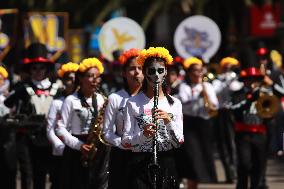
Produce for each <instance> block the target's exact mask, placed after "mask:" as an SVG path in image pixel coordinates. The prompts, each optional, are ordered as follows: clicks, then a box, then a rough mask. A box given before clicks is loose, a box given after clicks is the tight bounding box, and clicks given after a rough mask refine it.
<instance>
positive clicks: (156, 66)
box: [122, 47, 183, 189]
mask: <svg viewBox="0 0 284 189" xmlns="http://www.w3.org/2000/svg"><path fill="white" fill-rule="evenodd" d="M172 60H173V59H172V56H171V55H170V54H169V51H168V50H167V49H165V48H163V47H156V48H155V47H150V48H149V49H147V50H146V49H144V50H143V51H141V53H140V54H139V56H138V58H137V62H138V64H140V65H142V66H143V68H142V71H143V74H144V77H145V79H144V81H143V84H142V88H141V91H140V92H139V93H138V94H137V95H136V96H134V97H131V98H130V99H129V100H128V102H127V104H126V112H125V116H124V117H125V122H124V134H123V137H122V145H123V146H124V147H125V148H129V149H130V150H131V151H132V152H133V153H132V157H131V158H130V161H129V166H128V168H129V173H128V175H129V177H130V178H129V180H128V188H141V189H142V188H143V189H147V188H159V189H166V188H167V189H168V188H169V189H173V188H178V183H177V173H176V166H175V160H174V152H173V149H174V148H178V147H179V146H180V144H181V143H183V130H182V128H183V120H182V105H181V102H180V101H179V100H178V99H177V98H175V97H172V96H170V95H169V94H167V93H166V86H165V77H166V74H167V65H169V64H171V63H172Z"/></svg>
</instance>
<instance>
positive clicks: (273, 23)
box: [250, 4, 280, 37]
mask: <svg viewBox="0 0 284 189" xmlns="http://www.w3.org/2000/svg"><path fill="white" fill-rule="evenodd" d="M250 14H251V16H250V21H251V24H250V26H251V34H252V35H253V36H259V37H269V36H273V35H274V33H275V29H276V28H277V27H278V25H279V23H280V5H279V4H275V5H271V4H267V5H262V6H256V5H252V6H251V8H250Z"/></svg>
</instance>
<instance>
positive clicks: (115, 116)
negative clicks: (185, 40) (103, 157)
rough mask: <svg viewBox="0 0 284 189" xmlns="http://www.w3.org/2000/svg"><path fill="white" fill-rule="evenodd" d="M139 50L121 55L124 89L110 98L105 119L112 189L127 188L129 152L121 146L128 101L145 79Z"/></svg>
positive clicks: (104, 133) (105, 136)
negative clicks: (139, 58)
mask: <svg viewBox="0 0 284 189" xmlns="http://www.w3.org/2000/svg"><path fill="white" fill-rule="evenodd" d="M138 54H139V50H137V49H130V50H128V51H125V52H123V53H122V55H120V57H119V62H120V64H121V65H122V69H123V72H122V76H123V80H124V89H121V90H120V91H118V92H116V93H113V94H111V95H110V96H109V97H108V105H107V107H106V111H105V117H104V127H103V128H104V130H103V135H104V139H105V140H106V141H107V142H108V143H110V144H112V148H111V154H110V162H109V164H110V165H109V166H110V168H109V169H110V174H109V187H108V188H109V189H110V188H127V185H126V184H127V183H125V181H127V178H128V177H127V175H125V174H126V173H125V171H123V170H126V166H127V162H128V157H129V155H130V154H129V150H125V148H124V147H123V146H122V145H121V137H122V135H123V120H124V117H123V113H124V111H125V105H126V102H127V100H128V99H129V98H130V97H131V96H134V95H136V94H137V93H138V92H139V90H140V88H141V86H142V82H143V79H144V76H143V74H142V66H141V65H139V64H138V63H137V61H136V58H137V56H138Z"/></svg>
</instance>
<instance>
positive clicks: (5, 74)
mask: <svg viewBox="0 0 284 189" xmlns="http://www.w3.org/2000/svg"><path fill="white" fill-rule="evenodd" d="M0 74H1V75H2V76H3V77H4V78H5V79H7V78H8V75H9V74H8V72H7V70H6V69H5V68H4V67H3V66H0Z"/></svg>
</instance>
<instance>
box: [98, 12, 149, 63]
mask: <svg viewBox="0 0 284 189" xmlns="http://www.w3.org/2000/svg"><path fill="white" fill-rule="evenodd" d="M99 47H100V50H101V52H102V54H103V55H104V56H105V57H106V58H107V59H108V60H109V61H113V56H112V52H113V51H115V50H128V49H131V48H137V49H144V48H145V34H144V31H143V29H142V28H141V26H140V25H139V24H137V23H136V22H135V21H134V20H132V19H130V18H127V17H118V18H113V19H111V20H109V21H107V22H106V23H105V24H104V25H103V26H102V29H101V31H100V33H99Z"/></svg>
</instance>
